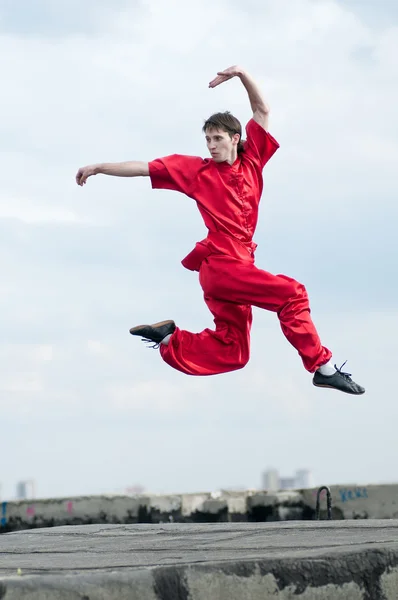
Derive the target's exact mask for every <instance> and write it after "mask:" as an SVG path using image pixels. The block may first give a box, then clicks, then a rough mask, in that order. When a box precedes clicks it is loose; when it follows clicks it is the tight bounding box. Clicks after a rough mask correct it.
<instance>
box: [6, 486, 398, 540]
mask: <svg viewBox="0 0 398 600" xmlns="http://www.w3.org/2000/svg"><path fill="white" fill-rule="evenodd" d="M330 490H331V493H332V506H333V510H332V516H333V519H393V518H397V517H398V485H379V486H372V485H370V486H356V485H348V486H347V485H345V486H332V487H331V488H330ZM316 495H317V489H311V490H298V491H283V492H278V493H274V492H272V493H267V492H264V491H247V492H216V493H202V494H178V495H168V496H161V495H137V496H119V495H103V496H86V497H85V496H80V497H75V498H74V497H69V498H55V499H37V500H30V501H28V500H19V501H12V502H2V503H0V531H1V532H6V531H15V530H18V529H29V528H33V527H52V526H56V525H77V524H90V523H162V522H163V523H164V522H197V523H205V522H206V523H209V522H210V523H211V522H226V521H255V522H262V521H286V520H312V519H314V518H315V507H316ZM321 518H326V498H325V492H323V493H322V494H321Z"/></svg>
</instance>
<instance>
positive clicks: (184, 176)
mask: <svg viewBox="0 0 398 600" xmlns="http://www.w3.org/2000/svg"><path fill="white" fill-rule="evenodd" d="M202 165H203V159H202V158H199V157H197V156H184V155H181V154H172V155H171V156H165V157H164V158H156V159H155V160H153V161H151V162H150V163H149V176H150V178H151V184H152V187H153V188H156V189H163V190H174V191H176V192H182V193H183V194H187V195H189V190H190V188H191V186H192V183H193V182H194V181H195V178H196V177H197V175H198V172H199V169H200V168H201V166H202Z"/></svg>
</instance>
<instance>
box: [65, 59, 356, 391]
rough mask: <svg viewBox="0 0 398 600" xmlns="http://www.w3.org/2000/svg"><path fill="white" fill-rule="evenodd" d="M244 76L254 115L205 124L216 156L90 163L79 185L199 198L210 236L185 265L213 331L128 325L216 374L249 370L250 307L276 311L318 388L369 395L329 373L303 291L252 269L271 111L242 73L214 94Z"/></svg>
mask: <svg viewBox="0 0 398 600" xmlns="http://www.w3.org/2000/svg"><path fill="white" fill-rule="evenodd" d="M232 77H238V78H239V79H240V80H241V82H242V84H243V85H244V87H245V89H246V91H247V93H248V96H249V101H250V105H251V109H252V111H253V117H252V118H251V119H250V120H249V122H248V123H247V125H246V140H245V141H244V142H243V141H242V127H241V124H240V122H239V121H238V119H236V118H235V117H234V116H233V115H232V114H231V113H229V112H225V113H216V114H214V115H212V116H211V117H210V118H209V119H207V121H206V122H205V124H204V126H203V132H204V134H205V138H206V144H207V148H208V150H209V152H210V155H211V158H207V159H202V158H199V157H196V156H184V155H180V154H173V155H171V156H166V157H164V158H158V159H156V160H153V161H151V162H149V163H146V162H137V161H133V162H122V163H104V164H97V165H90V166H87V167H83V168H81V169H79V171H78V172H77V175H76V182H77V183H78V185H80V186H83V185H84V184H85V183H86V181H87V179H88V177H90V176H91V175H97V174H99V173H102V174H104V175H114V176H117V177H139V176H142V177H150V180H151V184H152V188H156V189H160V188H161V189H167V190H174V191H177V192H181V193H183V194H185V195H187V196H188V197H190V198H192V199H193V200H195V201H196V204H197V207H198V209H199V212H200V214H201V215H202V218H203V220H204V223H205V225H206V227H207V229H208V235H207V237H206V239H204V240H202V241H200V242H198V243H197V244H196V246H195V248H194V249H193V250H192V251H191V252H190V253H189V254H188V256H186V257H185V258H184V260H183V261H182V264H183V266H184V267H186V268H187V269H190V270H191V271H198V272H199V281H200V285H201V287H202V289H203V293H204V300H205V302H206V304H207V306H208V308H209V310H210V311H211V312H212V314H213V317H214V324H215V329H205V330H204V331H202V332H201V333H191V332H189V331H185V330H182V329H179V328H178V327H176V324H175V323H174V321H172V320H167V321H161V322H159V323H155V324H152V325H139V326H137V327H132V329H130V333H131V334H132V335H136V336H140V337H142V338H144V339H145V340H147V341H150V342H153V343H154V345H155V347H159V348H160V354H161V356H162V358H163V360H164V361H165V362H166V363H168V364H169V365H170V366H172V367H174V368H175V369H178V370H179V371H182V372H183V373H186V374H188V375H216V374H219V373H226V372H229V371H234V370H237V369H241V368H242V367H244V366H245V365H246V364H247V362H248V360H249V356H250V330H251V324H252V306H258V307H260V308H264V309H265V310H270V311H273V312H275V313H276V314H277V316H278V318H279V322H280V326H281V329H282V332H283V333H284V335H285V336H286V338H287V340H288V341H289V342H290V343H291V344H292V346H294V347H295V348H296V350H297V352H298V353H299V355H300V357H301V359H302V362H303V365H304V368H305V369H306V370H307V371H308V372H310V373H313V384H314V385H315V386H318V387H326V388H333V389H336V390H340V391H342V392H347V393H349V394H363V393H364V392H365V390H364V388H363V387H361V386H360V385H358V384H357V383H355V382H354V381H353V380H352V379H351V376H350V374H348V373H345V372H343V371H342V370H341V368H340V369H339V368H337V367H336V365H334V366H333V364H332V361H331V357H332V353H331V352H330V350H328V349H327V348H326V347H325V346H323V345H322V344H321V341H320V339H319V336H318V333H317V331H316V329H315V326H314V324H313V322H312V320H311V316H310V307H309V300H308V295H307V292H306V289H305V287H304V286H303V285H302V284H301V283H298V282H297V281H295V280H294V279H291V278H290V277H286V276H285V275H272V274H271V273H268V272H267V271H263V270H261V269H259V268H258V267H256V266H255V264H254V252H255V249H256V247H257V245H256V244H255V243H254V242H253V235H254V232H255V229H256V225H257V218H258V207H259V202H260V198H261V195H262V191H263V176H262V171H263V169H264V167H265V165H266V163H267V162H268V161H269V160H270V158H271V157H272V156H273V154H274V153H275V152H276V150H277V149H278V148H279V144H278V142H277V141H276V140H275V139H274V138H273V137H272V135H271V134H270V133H269V132H268V117H269V108H268V106H267V104H266V103H265V102H264V100H263V97H262V94H261V92H260V90H259V88H258V87H257V85H256V83H255V82H254V81H253V79H252V77H251V76H250V75H249V74H248V73H246V72H245V71H244V70H243V69H241V68H239V67H236V66H235V67H230V68H229V69H226V70H225V71H222V72H219V73H218V74H217V77H216V78H215V79H213V81H211V82H210V84H209V87H210V88H214V87H216V86H217V85H219V84H221V83H223V82H225V81H228V80H229V79H231V78H232Z"/></svg>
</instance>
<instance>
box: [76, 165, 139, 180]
mask: <svg viewBox="0 0 398 600" xmlns="http://www.w3.org/2000/svg"><path fill="white" fill-rule="evenodd" d="M99 174H102V175H113V176H115V177H146V176H149V165H148V163H147V162H141V161H128V162H120V163H100V164H96V165H88V166H87V167H81V168H80V169H79V170H78V172H77V173H76V183H77V185H82V186H83V185H84V184H85V183H86V181H87V179H88V178H89V177H91V176H92V175H99Z"/></svg>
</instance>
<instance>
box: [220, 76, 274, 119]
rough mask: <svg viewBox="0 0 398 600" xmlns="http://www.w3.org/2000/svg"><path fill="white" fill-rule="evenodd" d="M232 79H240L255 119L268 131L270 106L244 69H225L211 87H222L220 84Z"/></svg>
mask: <svg viewBox="0 0 398 600" xmlns="http://www.w3.org/2000/svg"><path fill="white" fill-rule="evenodd" d="M232 77H239V79H240V80H241V82H242V83H243V85H244V87H245V89H246V91H247V95H248V96H249V101H250V106H251V109H252V111H253V119H254V120H255V121H256V122H257V123H258V124H259V125H261V127H263V129H265V130H266V131H267V130H268V117H269V106H268V104H266V102H265V101H264V98H263V96H262V93H261V90H260V88H259V87H258V85H257V83H256V82H255V81H254V79H253V77H251V75H249V74H248V73H247V72H246V71H245V70H244V69H242V68H241V67H238V66H234V67H229V68H228V69H225V71H219V72H218V73H217V77H216V78H215V79H213V81H211V82H210V83H209V87H216V86H217V85H220V83H224V81H228V79H232Z"/></svg>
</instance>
